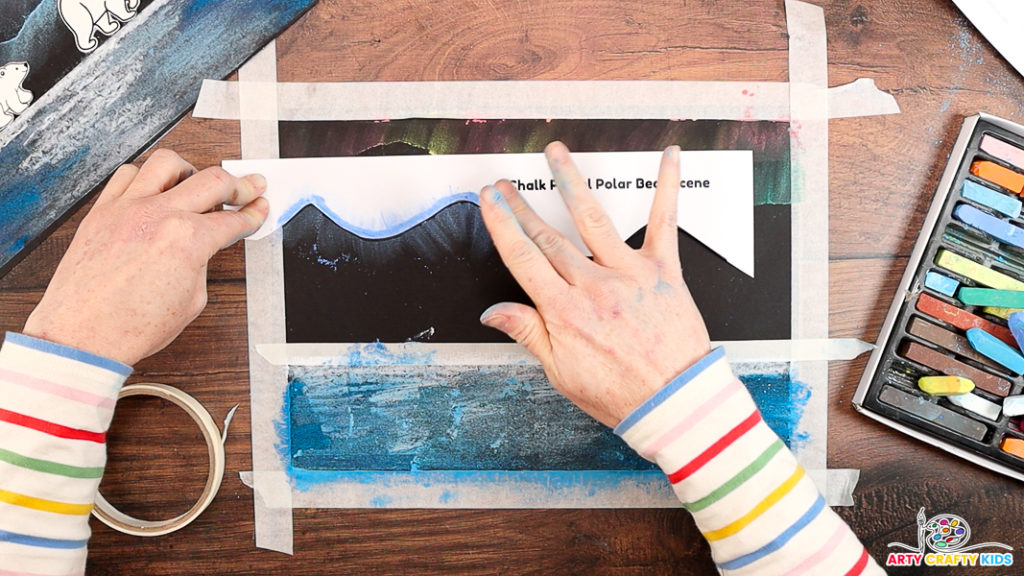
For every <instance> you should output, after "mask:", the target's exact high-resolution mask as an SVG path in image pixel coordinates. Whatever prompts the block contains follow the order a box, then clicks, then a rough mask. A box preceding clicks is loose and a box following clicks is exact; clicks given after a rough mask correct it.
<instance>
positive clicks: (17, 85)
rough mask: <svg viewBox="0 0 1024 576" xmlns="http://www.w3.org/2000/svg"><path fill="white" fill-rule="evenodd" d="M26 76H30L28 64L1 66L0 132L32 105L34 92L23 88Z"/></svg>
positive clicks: (10, 63) (19, 63)
mask: <svg viewBox="0 0 1024 576" xmlns="http://www.w3.org/2000/svg"><path fill="white" fill-rule="evenodd" d="M25 76H28V62H8V63H7V64H4V65H3V66H0V130H2V129H3V128H4V127H5V126H7V125H8V124H10V123H11V122H13V121H14V115H15V114H21V113H22V112H24V111H25V109H27V108H28V105H29V104H31V103H32V92H30V91H28V90H25V89H24V88H22V87H21V83H22V82H23V81H24V80H25Z"/></svg>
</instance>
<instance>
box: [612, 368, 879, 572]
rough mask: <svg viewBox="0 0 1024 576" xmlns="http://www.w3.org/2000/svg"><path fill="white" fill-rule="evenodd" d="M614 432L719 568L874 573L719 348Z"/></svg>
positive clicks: (643, 406)
mask: <svg viewBox="0 0 1024 576" xmlns="http://www.w3.org/2000/svg"><path fill="white" fill-rule="evenodd" d="M615 432H616V434H618V435H619V436H621V437H622V438H623V439H624V440H625V441H626V442H627V443H628V444H629V445H630V446H631V447H632V448H633V449H634V450H636V451H637V452H638V453H639V454H640V455H642V456H643V457H644V458H647V459H648V460H651V461H654V462H656V463H657V464H658V465H659V466H660V467H661V469H662V470H663V471H664V472H665V474H666V475H667V476H668V480H669V482H670V483H671V484H672V488H673V490H674V491H675V492H676V495H677V496H678V497H679V499H680V500H681V501H682V502H683V506H684V507H685V508H686V509H687V510H689V511H690V512H691V513H692V514H693V516H694V520H695V521H696V523H697V526H698V528H699V529H700V530H701V533H702V534H703V535H704V537H705V538H706V539H707V540H708V542H709V543H710V545H711V550H712V554H713V556H714V559H715V562H716V564H717V565H718V568H719V569H720V570H721V571H722V572H723V573H728V574H793V575H796V574H804V573H808V574H809V573H815V574H817V573H828V574H832V573H835V574H851V575H852V574H862V573H866V571H868V570H871V571H874V570H875V569H877V570H880V569H878V566H877V564H875V563H874V562H873V561H872V560H871V559H870V558H869V557H868V556H867V553H866V552H865V550H864V547H863V546H861V545H860V542H858V541H857V538H856V536H854V535H853V533H852V532H851V531H850V529H849V528H848V527H847V526H846V524H845V523H843V521H842V520H841V519H840V518H839V517H838V516H836V515H835V513H833V512H832V510H831V509H830V508H828V506H826V505H825V500H824V499H823V498H822V497H821V495H820V494H819V493H818V491H817V488H816V487H815V486H814V484H813V482H812V481H811V480H810V478H809V477H808V476H807V474H806V473H805V472H804V469H803V468H802V467H801V466H800V465H799V464H798V463H797V461H796V458H795V457H794V456H793V454H792V453H791V452H790V451H789V450H788V449H787V448H786V446H785V445H784V444H783V442H782V440H780V439H779V437H778V436H776V435H775V433H774V432H772V430H771V429H770V428H769V427H768V425H767V424H766V423H765V422H764V421H763V420H762V418H761V413H760V412H759V411H758V409H757V406H756V405H755V404H754V401H753V399H752V398H751V397H750V394H749V393H748V392H747V390H746V388H745V387H744V386H743V383H742V382H740V381H739V380H738V379H737V378H736V377H735V376H734V375H733V373H732V369H731V368H730V367H729V364H728V362H727V361H726V358H725V353H724V351H723V350H722V349H721V348H718V349H715V350H713V351H712V352H711V353H710V354H708V355H707V356H705V357H704V358H702V359H701V360H700V361H698V362H697V363H696V364H695V365H694V366H692V367H691V368H689V369H687V370H686V371H685V372H683V373H682V374H680V375H679V376H677V377H676V378H674V379H673V380H672V381H671V382H669V383H668V384H667V385H666V386H665V387H664V388H663V389H661V390H660V391H658V393H656V394H655V395H654V396H652V397H651V398H650V399H649V400H647V401H646V402H644V404H642V405H641V406H640V407H638V408H637V409H636V410H635V411H634V412H633V413H631V414H630V415H629V416H627V417H626V418H625V419H623V420H622V422H621V423H620V424H619V425H618V426H617V427H616V428H615ZM826 567H828V568H826Z"/></svg>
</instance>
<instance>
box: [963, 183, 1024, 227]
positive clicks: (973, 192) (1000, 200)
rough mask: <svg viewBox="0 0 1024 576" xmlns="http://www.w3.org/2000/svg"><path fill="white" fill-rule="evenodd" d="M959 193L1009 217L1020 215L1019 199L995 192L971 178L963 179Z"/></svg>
mask: <svg viewBox="0 0 1024 576" xmlns="http://www.w3.org/2000/svg"><path fill="white" fill-rule="evenodd" d="M960 195H961V196H963V197H964V198H967V199H968V200H971V201H972V202H977V203H978V204H981V205H983V206H987V207H989V208H991V209H993V210H995V211H996V212H1000V213H1002V214H1006V215H1007V216H1009V217H1010V218H1016V217H1018V216H1020V210H1021V201H1020V200H1017V199H1016V198H1012V197H1010V196H1007V195H1006V194H1003V193H1002V192H997V191H996V190H993V189H991V188H989V187H988V186H982V185H981V184H978V183H977V182H974V181H972V180H965V181H964V187H963V190H962V191H961V192H960Z"/></svg>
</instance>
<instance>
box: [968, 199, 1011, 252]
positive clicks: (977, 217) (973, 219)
mask: <svg viewBox="0 0 1024 576" xmlns="http://www.w3.org/2000/svg"><path fill="white" fill-rule="evenodd" d="M953 216H954V217H955V218H956V219H957V220H960V221H961V222H963V223H964V224H967V225H968V226H972V227H974V228H977V229H978V230H981V231H982V232H985V233H986V234H989V235H990V236H992V237H994V238H996V239H997V240H999V241H1000V242H1005V243H1007V244H1010V245H1013V246H1016V247H1018V248H1024V228H1018V227H1017V226H1014V225H1013V224H1010V223H1009V222H1006V221H1005V220H1001V219H999V218H996V217H995V216H992V215H991V214H988V213H986V212H983V211H981V210H979V209H977V208H975V207H974V206H971V205H970V204H960V205H959V206H957V207H956V208H955V209H954V210H953Z"/></svg>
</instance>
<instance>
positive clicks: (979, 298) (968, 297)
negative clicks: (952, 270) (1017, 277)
mask: <svg viewBox="0 0 1024 576" xmlns="http://www.w3.org/2000/svg"><path fill="white" fill-rule="evenodd" d="M956 297H957V298H959V299H960V301H961V302H963V303H964V304H967V305H968V306H996V307H1002V308H1024V290H996V289H995V288H972V287H970V286H964V287H963V288H961V289H960V291H959V292H958V293H957V295H956Z"/></svg>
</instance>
